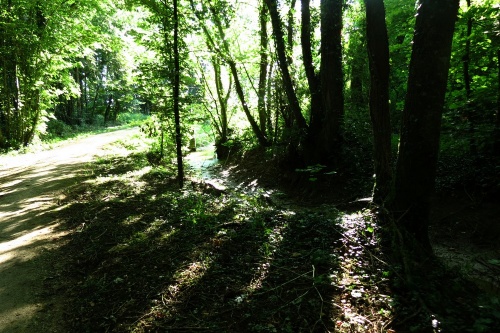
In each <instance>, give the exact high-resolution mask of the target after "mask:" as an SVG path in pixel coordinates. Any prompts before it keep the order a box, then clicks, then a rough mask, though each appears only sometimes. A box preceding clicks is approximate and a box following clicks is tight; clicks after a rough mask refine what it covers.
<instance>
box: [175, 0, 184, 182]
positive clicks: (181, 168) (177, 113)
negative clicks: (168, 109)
mask: <svg viewBox="0 0 500 333" xmlns="http://www.w3.org/2000/svg"><path fill="white" fill-rule="evenodd" d="M173 1H174V87H173V97H174V118H175V144H176V147H177V150H176V151H177V179H178V181H179V187H180V188H181V189H182V188H183V187H184V165H183V162H182V140H181V117H180V110H179V95H180V59H179V58H180V56H179V9H178V0H173Z"/></svg>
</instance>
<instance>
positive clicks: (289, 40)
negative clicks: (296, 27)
mask: <svg viewBox="0 0 500 333" xmlns="http://www.w3.org/2000/svg"><path fill="white" fill-rule="evenodd" d="M296 3H297V0H292V1H291V3H290V8H289V9H288V13H287V23H286V53H287V61H288V66H292V64H293V59H292V54H293V23H294V21H295V20H294V17H293V13H294V12H295V4H296Z"/></svg>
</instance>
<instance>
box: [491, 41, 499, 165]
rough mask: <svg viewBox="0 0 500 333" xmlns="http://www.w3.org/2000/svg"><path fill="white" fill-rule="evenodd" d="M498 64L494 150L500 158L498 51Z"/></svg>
mask: <svg viewBox="0 0 500 333" xmlns="http://www.w3.org/2000/svg"><path fill="white" fill-rule="evenodd" d="M497 62H498V64H497V65H498V91H497V93H498V100H497V117H496V118H497V119H496V123H495V137H494V138H493V140H494V150H495V155H496V156H500V50H498V51H497Z"/></svg>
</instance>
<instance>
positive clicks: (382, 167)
mask: <svg viewBox="0 0 500 333" xmlns="http://www.w3.org/2000/svg"><path fill="white" fill-rule="evenodd" d="M365 7H366V38H367V43H368V59H369V64H370V78H371V86H370V116H371V121H372V128H373V145H374V169H375V185H374V188H373V202H375V203H377V204H382V203H383V202H384V200H385V199H386V197H387V195H388V194H389V190H390V185H391V176H392V170H391V123H390V113H389V41H388V37H387V27H386V23H385V9H384V2H383V0H365Z"/></svg>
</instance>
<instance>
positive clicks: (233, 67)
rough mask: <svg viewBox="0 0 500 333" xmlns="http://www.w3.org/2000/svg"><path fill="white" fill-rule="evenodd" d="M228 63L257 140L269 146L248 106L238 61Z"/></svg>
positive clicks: (262, 144) (244, 110)
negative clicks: (239, 73)
mask: <svg viewBox="0 0 500 333" xmlns="http://www.w3.org/2000/svg"><path fill="white" fill-rule="evenodd" d="M228 65H229V68H230V69H231V73H232V74H233V79H234V87H235V88H236V94H237V95H238V98H239V100H240V102H241V106H242V107H243V112H245V115H246V116H247V119H248V122H249V123H250V126H251V127H252V130H253V132H254V134H255V136H256V137H257V140H258V141H259V144H260V145H261V146H263V147H267V146H269V142H268V140H267V138H266V137H265V135H264V133H263V132H262V131H261V130H260V127H259V125H258V124H257V122H256V121H255V118H254V117H253V116H252V113H251V112H250V109H249V108H248V104H247V102H246V99H245V94H244V92H243V87H242V85H241V82H240V78H239V75H238V69H237V68H236V63H235V62H234V61H233V60H229V61H228Z"/></svg>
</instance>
